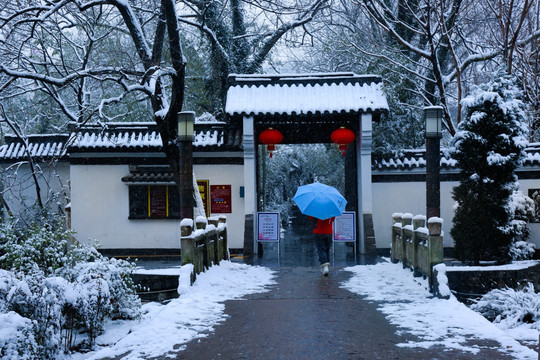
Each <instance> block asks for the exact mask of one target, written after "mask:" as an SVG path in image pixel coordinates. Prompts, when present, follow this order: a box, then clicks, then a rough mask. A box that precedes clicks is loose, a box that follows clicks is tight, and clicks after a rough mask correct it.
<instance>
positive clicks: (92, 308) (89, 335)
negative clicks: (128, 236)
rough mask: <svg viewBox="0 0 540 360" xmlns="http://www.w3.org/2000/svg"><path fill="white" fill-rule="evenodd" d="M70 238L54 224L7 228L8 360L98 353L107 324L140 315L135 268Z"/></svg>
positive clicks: (3, 259)
mask: <svg viewBox="0 0 540 360" xmlns="http://www.w3.org/2000/svg"><path fill="white" fill-rule="evenodd" d="M71 236H72V233H71V232H69V231H65V230H63V229H62V227H61V226H55V224H45V225H43V226H41V227H40V226H31V227H30V228H29V229H26V230H21V229H17V228H16V227H15V226H13V224H10V223H8V224H2V225H0V267H1V269H0V322H1V323H2V324H3V325H2V330H1V331H0V357H1V358H2V359H4V358H6V359H56V358H58V354H59V353H60V352H62V351H66V352H67V351H70V350H72V349H73V348H74V347H75V346H76V347H78V348H81V347H82V348H90V347H92V346H93V344H94V340H95V338H96V337H97V336H98V335H99V334H100V331H101V330H102V327H103V323H104V321H105V320H106V319H108V318H112V319H133V318H136V317H138V316H139V315H140V307H141V303H140V299H139V298H138V297H137V295H136V292H135V288H134V285H133V282H132V279H131V272H132V270H133V268H132V266H131V265H130V264H129V263H127V262H125V261H122V260H116V259H108V258H105V257H103V256H102V255H101V254H99V252H98V251H97V250H96V249H95V248H91V247H87V246H84V245H81V244H77V243H73V244H71V241H72V240H71ZM4 324H6V326H7V327H6V328H5V329H6V330H5V331H4ZM82 334H84V335H82Z"/></svg>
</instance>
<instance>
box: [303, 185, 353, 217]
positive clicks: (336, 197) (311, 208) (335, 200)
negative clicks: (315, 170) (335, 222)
mask: <svg viewBox="0 0 540 360" xmlns="http://www.w3.org/2000/svg"><path fill="white" fill-rule="evenodd" d="M293 200H294V202H295V203H296V205H297V206H298V208H299V209H300V211H301V212H302V214H304V215H309V216H313V217H315V218H317V219H321V220H326V219H329V218H331V217H334V216H339V215H341V214H343V211H345V205H346V204H347V200H345V198H344V197H343V196H342V195H341V194H340V193H339V191H337V190H336V188H334V187H332V186H328V185H325V184H321V183H318V182H315V183H313V184H309V185H302V186H300V187H299V188H298V190H296V194H295V195H294V198H293Z"/></svg>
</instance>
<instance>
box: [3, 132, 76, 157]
mask: <svg viewBox="0 0 540 360" xmlns="http://www.w3.org/2000/svg"><path fill="white" fill-rule="evenodd" d="M25 140H26V141H27V144H28V149H29V151H27V150H26V149H27V147H26V145H25V144H24V143H23V142H22V141H21V140H20V139H19V138H18V137H16V136H15V135H4V142H5V144H4V145H1V146H0V160H3V161H23V160H26V159H27V158H28V155H29V154H30V156H32V157H33V158H35V159H39V160H49V159H52V158H64V157H66V156H67V153H66V149H67V142H68V140H69V136H68V135H67V134H52V135H51V134H49V135H31V136H28V137H26V139H25Z"/></svg>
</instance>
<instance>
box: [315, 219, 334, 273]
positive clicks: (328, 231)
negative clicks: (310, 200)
mask: <svg viewBox="0 0 540 360" xmlns="http://www.w3.org/2000/svg"><path fill="white" fill-rule="evenodd" d="M310 218H311V219H314V218H312V217H311V216H310ZM334 219H335V218H333V217H332V218H329V219H326V220H321V219H316V220H317V225H316V227H315V229H313V234H315V245H316V246H317V252H318V253H319V262H320V264H321V274H322V275H323V276H328V273H329V271H330V247H331V246H332V234H333V226H332V225H333V223H334Z"/></svg>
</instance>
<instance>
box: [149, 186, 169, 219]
mask: <svg viewBox="0 0 540 360" xmlns="http://www.w3.org/2000/svg"><path fill="white" fill-rule="evenodd" d="M167 191H168V188H167V186H149V187H148V217H149V218H153V217H158V218H166V217H168V216H169V206H168V205H169V204H168V194H167Z"/></svg>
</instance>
